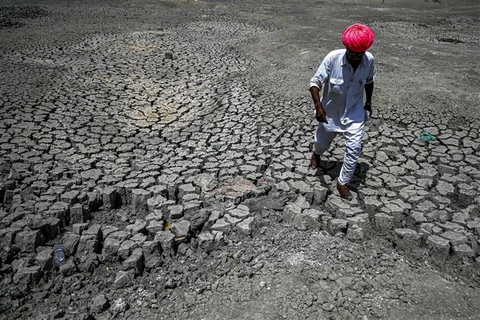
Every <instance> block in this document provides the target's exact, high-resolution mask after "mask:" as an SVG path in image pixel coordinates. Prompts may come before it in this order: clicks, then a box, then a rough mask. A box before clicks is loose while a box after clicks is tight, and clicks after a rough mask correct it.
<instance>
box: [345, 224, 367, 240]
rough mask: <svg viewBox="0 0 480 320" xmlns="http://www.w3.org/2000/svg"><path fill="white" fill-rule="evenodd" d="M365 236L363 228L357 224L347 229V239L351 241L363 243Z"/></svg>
mask: <svg viewBox="0 0 480 320" xmlns="http://www.w3.org/2000/svg"><path fill="white" fill-rule="evenodd" d="M364 236H365V234H364V232H363V228H361V227H359V226H358V225H356V224H353V225H350V226H349V227H348V229H347V235H346V238H347V239H348V240H351V241H361V240H363V238H364Z"/></svg>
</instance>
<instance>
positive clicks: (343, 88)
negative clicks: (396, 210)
mask: <svg viewBox="0 0 480 320" xmlns="http://www.w3.org/2000/svg"><path fill="white" fill-rule="evenodd" d="M373 80H374V58H373V55H372V54H371V53H370V52H366V53H365V55H364V56H363V58H362V62H361V63H360V65H359V66H358V68H357V70H353V67H352V66H351V65H350V63H348V61H347V57H346V49H339V50H334V51H332V52H330V53H329V54H328V55H327V56H326V57H325V58H324V59H323V61H322V63H321V64H320V67H318V70H317V72H316V73H315V75H314V76H313V77H312V79H311V80H310V87H312V86H314V87H318V88H319V89H322V88H323V94H322V97H321V101H322V105H323V107H324V108H325V111H326V113H327V122H328V123H321V122H320V123H318V127H317V131H316V133H315V140H314V142H315V153H316V154H318V155H321V154H322V153H323V152H325V151H326V150H327V149H328V148H329V147H330V144H331V142H332V140H333V138H334V137H335V134H336V133H337V132H343V133H345V140H346V141H345V144H346V151H345V158H344V160H343V166H342V170H341V171H340V176H339V177H338V182H339V183H340V184H347V183H348V182H350V180H351V178H352V177H353V174H354V172H355V166H356V163H357V160H358V157H359V156H360V153H361V150H362V138H363V134H364V123H365V110H364V103H363V96H364V92H365V85H366V84H370V83H372V82H373Z"/></svg>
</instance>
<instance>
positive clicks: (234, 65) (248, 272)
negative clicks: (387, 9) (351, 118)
mask: <svg viewBox="0 0 480 320" xmlns="http://www.w3.org/2000/svg"><path fill="white" fill-rule="evenodd" d="M143 5H144V4H141V3H140V4H139V3H135V2H132V3H130V4H129V5H118V6H117V5H109V4H108V3H102V4H98V6H92V7H82V6H80V5H77V6H73V7H69V6H67V5H66V4H63V5H61V6H60V7H59V8H57V7H55V6H53V5H52V6H49V5H48V4H45V5H44V6H43V7H36V6H35V7H33V6H32V7H30V6H8V5H5V6H4V7H2V8H0V9H1V10H0V29H2V30H3V31H1V32H2V33H3V32H5V37H2V40H0V41H1V43H2V45H1V51H2V55H1V57H2V58H1V59H2V64H1V71H2V72H1V75H0V79H1V80H2V81H1V83H2V84H1V85H0V92H1V93H2V94H1V98H0V108H1V111H2V112H1V115H0V133H1V138H0V199H2V205H1V208H0V226H1V228H0V241H1V245H2V248H3V249H2V250H1V252H0V274H1V275H2V277H1V279H2V280H1V283H2V286H1V288H0V317H1V318H5V319H15V318H20V317H22V318H27V319H35V318H37V316H38V314H39V313H41V314H42V317H43V316H44V318H45V319H50V318H66V319H92V318H94V319H103V318H108V319H110V318H115V317H116V318H129V319H150V318H152V319H154V318H156V319H170V318H175V319H177V318H191V319H238V318H244V319H279V318H284V319H324V318H327V319H328V318H342V319H343V318H345V319H349V318H360V317H364V318H365V317H366V318H391V319H400V318H403V319H411V318H414V317H419V318H428V317H431V316H433V315H435V316H438V317H439V318H442V319H443V318H445V319H446V318H452V317H460V318H467V319H468V318H470V317H471V318H472V319H473V318H474V317H475V316H476V314H478V307H477V306H476V304H475V301H478V299H477V298H478V297H479V294H480V293H479V291H478V285H479V278H478V277H479V276H480V273H479V270H480V269H479V263H480V196H479V187H480V185H479V181H480V171H479V170H480V164H479V156H478V155H479V148H480V142H479V140H480V137H479V134H480V133H479V128H480V123H479V120H478V118H475V117H474V116H471V117H466V116H465V115H464V114H463V113H462V112H456V110H455V109H454V108H443V107H442V108H438V109H436V106H437V105H438V104H439V103H442V102H443V101H445V99H450V100H452V101H453V100H455V99H457V101H456V102H455V103H457V104H459V105H460V107H462V106H463V104H467V103H469V102H470V101H475V99H476V96H475V93H465V92H467V91H468V90H467V89H465V92H464V91H462V92H461V93H459V94H464V95H465V99H464V100H460V99H458V96H456V97H455V99H453V97H451V96H448V93H447V96H437V95H436V94H435V91H432V93H429V94H428V95H426V96H425V94H426V92H430V91H431V90H430V89H429V88H428V87H421V88H419V90H418V92H416V91H415V92H413V93H412V94H411V95H410V96H407V98H406V103H405V104H404V105H398V104H397V101H396V100H395V99H397V98H395V97H394V98H392V91H393V89H392V88H391V87H389V86H388V84H389V81H390V80H380V81H379V82H380V85H379V89H378V93H376V94H377V96H378V101H379V104H381V105H380V106H379V107H378V109H376V110H375V114H374V118H373V119H372V120H371V122H369V123H368V124H367V125H368V129H367V135H366V136H365V139H364V147H363V153H362V157H361V160H360V162H359V165H358V168H357V172H356V174H355V178H354V180H353V181H352V184H351V187H352V188H353V190H354V191H355V192H354V195H355V197H354V199H353V200H352V201H345V200H343V199H341V198H340V197H339V196H338V194H337V193H336V190H335V188H332V186H334V184H335V179H336V177H337V175H338V173H339V170H340V168H341V161H342V157H343V152H344V144H343V141H342V140H340V139H337V140H335V143H334V145H333V146H332V148H331V149H330V150H329V151H328V152H327V153H326V154H325V155H324V156H323V158H322V166H323V168H322V170H311V169H309V168H308V158H309V156H310V152H311V151H310V144H311V135H312V132H313V130H314V127H315V122H314V120H313V119H312V117H311V109H310V108H309V106H310V101H309V99H308V96H307V95H306V94H304V95H301V96H298V97H295V98H292V97H291V96H290V95H287V94H285V95H281V94H278V91H279V90H278V89H279V88H282V79H278V78H271V79H270V80H271V81H272V82H269V81H264V83H260V82H259V81H258V79H257V78H253V77H256V75H257V72H258V70H264V68H265V65H262V64H264V63H265V61H268V59H266V58H265V57H263V56H260V55H261V54H263V53H264V52H265V51H264V48H261V49H259V50H258V51H254V50H253V48H255V47H256V46H259V48H260V47H262V46H264V45H265V44H262V43H260V42H259V39H266V38H271V39H274V37H278V35H279V33H280V34H281V33H282V32H283V33H285V32H287V31H286V30H289V28H292V25H293V24H291V22H286V24H283V23H284V22H285V19H286V18H285V16H287V17H290V16H291V15H292V16H293V15H295V14H296V11H295V10H297V9H296V8H297V7H296V4H295V3H294V2H292V3H285V4H283V6H282V7H278V8H276V10H273V9H274V8H273V9H272V10H266V9H265V8H267V7H264V10H262V14H261V15H260V16H252V14H251V12H250V10H252V8H251V7H250V6H249V5H248V4H245V6H246V7H245V11H242V10H240V11H234V10H233V8H236V10H238V8H237V7H236V5H235V4H231V8H232V10H226V9H225V8H224V6H227V4H215V3H213V2H199V3H194V2H184V3H176V4H175V5H172V4H168V5H167V4H163V3H160V4H156V5H155V4H151V3H146V4H145V6H147V7H148V6H150V7H148V9H147V7H143ZM429 5H440V4H429ZM262 8H263V7H262ZM337 9H338V8H335V6H333V7H331V8H330V9H328V10H332V12H335V10H337ZM339 10H340V9H339ZM342 10H343V9H342ZM47 13H48V14H47ZM277 14H278V17H279V18H278V19H279V20H276V19H277V18H275V19H273V18H266V17H270V16H269V15H274V17H277V16H276V15H277ZM298 15H305V16H307V17H310V16H309V13H308V12H307V11H300V12H299V13H298ZM455 16H458V14H457V15H455ZM118 17H122V18H118ZM119 19H120V20H119ZM121 19H123V20H121ZM282 19H283V20H282ZM451 19H452V17H450V16H448V15H445V17H441V18H435V19H434V20H433V22H431V23H428V24H426V25H425V27H422V26H420V27H422V28H425V29H428V28H432V29H434V30H436V31H438V33H433V34H432V33H431V32H430V31H425V34H429V37H430V36H431V38H428V39H427V40H428V41H426V40H425V37H426V36H424V35H422V33H421V32H418V30H423V29H422V28H420V29H419V28H418V26H419V24H421V23H424V22H420V21H417V20H415V19H413V18H412V20H414V21H413V22H412V24H408V25H407V24H404V23H403V22H399V21H393V22H386V21H387V20H388V21H390V20H391V19H390V17H388V16H387V17H386V16H379V17H378V22H374V23H372V25H374V26H375V27H376V28H377V29H379V30H383V31H379V34H380V36H379V38H380V44H381V43H382V41H383V42H385V41H388V39H389V38H388V37H389V34H390V33H391V32H392V30H398V29H399V26H398V24H399V23H400V24H401V25H402V26H413V29H411V28H409V27H408V28H407V27H405V28H403V29H402V30H404V31H403V32H404V33H405V37H406V38H408V39H410V38H412V37H413V38H412V39H414V40H418V41H420V42H428V43H429V45H438V46H446V45H448V46H452V47H451V48H457V47H455V46H465V50H466V51H465V52H466V53H464V55H465V56H468V52H470V51H469V50H472V48H474V47H475V46H478V37H477V38H475V37H476V35H475V32H474V31H472V28H473V27H474V26H475V25H477V26H478V20H475V19H471V18H469V17H464V18H462V19H458V18H457V19H455V20H454V21H453V20H451ZM3 21H7V22H8V23H7V22H5V23H3ZM119 21H124V22H125V23H124V24H123V25H119ZM282 21H283V22H282ZM287 21H288V19H287ZM445 21H447V22H449V21H450V22H451V23H454V25H455V28H453V27H452V28H453V29H455V30H452V28H450V27H449V25H447V24H446V22H445ZM452 21H453V22H452ZM298 23H300V24H301V21H300V20H299V22H298ZM437 25H438V26H440V28H437V27H436V26H437ZM49 28H52V30H56V31H55V32H50V33H49V32H48V31H45V30H49ZM392 28H393V29H392ZM62 29H64V30H68V32H67V31H65V32H63V33H62V32H59V31H58V30H62ZM33 30H35V31H33ZM446 30H450V31H451V32H450V31H449V32H446ZM12 32H13V33H12ZM31 32H37V33H38V37H37V38H36V40H32V41H26V40H25V39H28V37H31V35H30V33H31ZM68 34H71V36H68ZM402 34H403V33H402ZM16 37H18V39H19V40H18V41H17V39H16ZM22 39H23V40H22ZM281 39H282V37H280V40H281ZM432 39H436V40H432ZM452 39H453V40H452ZM298 41H299V42H300V39H298ZM305 41H306V40H305ZM435 48H436V49H437V50H443V49H441V47H439V48H437V47H435ZM377 50H378V55H379V56H382V53H385V55H386V52H388V51H389V50H391V48H390V47H384V46H381V45H379V48H378V49H377ZM451 50H453V49H451ZM272 51H273V50H272ZM302 52H306V51H302ZM276 54H277V55H278V56H281V55H282V54H285V52H278V53H276ZM293 54H295V53H293ZM267 58H268V57H267ZM274 59H275V58H272V61H274ZM299 59H300V58H299ZM302 59H303V58H302ZM418 59H420V58H418ZM316 62H317V60H313V59H312V62H311V63H313V64H314V63H316ZM410 62H411V63H416V60H414V59H412V60H411V61H410ZM269 63H270V64H269V65H267V66H268V67H270V68H273V70H275V68H279V66H278V65H275V63H274V62H269ZM435 63H436V64H440V63H441V62H439V61H437V62H435ZM313 67H316V66H312V68H313ZM422 67H424V68H427V67H425V66H424V65H422ZM464 67H465V66H464V65H462V68H464ZM285 68H293V67H292V66H290V67H288V66H285ZM396 68H401V67H400V66H398V65H396V64H395V63H391V62H390V61H389V60H386V59H385V60H384V61H380V63H379V72H378V73H379V74H382V72H383V75H382V77H383V78H384V79H385V78H388V77H389V76H391V75H392V74H394V73H395V70H396ZM462 68H461V69H462ZM432 72H433V71H432ZM309 73H310V71H309V72H308V74H309ZM272 74H274V73H272ZM268 77H270V73H268V74H267V75H266V76H265V78H263V79H268ZM452 77H453V78H455V77H457V78H458V79H463V80H466V79H465V78H462V75H460V74H456V73H453V75H452ZM300 80H301V81H304V82H305V83H307V80H308V78H307V76H305V78H302V79H299V81H300ZM447 80H448V79H447ZM467 80H468V79H467ZM416 81H419V82H420V79H417V80H416ZM442 81H446V80H445V79H444V78H441V81H440V82H439V85H440V86H442V85H444V84H445V82H442ZM400 82H401V81H400ZM272 84H274V87H272ZM408 85H409V86H411V85H412V84H411V83H410V84H408ZM470 85H472V84H471V83H468V84H466V86H467V88H468V86H470ZM437 89H442V87H440V88H437ZM402 90H403V89H402ZM292 92H293V91H292ZM414 101H422V108H419V107H417V106H416V105H413V104H412V103H413V102H414ZM423 106H424V107H423ZM470 107H471V106H470ZM473 107H474V106H473ZM417 109H419V110H417ZM420 109H421V110H420ZM436 112H437V113H436ZM422 131H424V132H425V131H426V132H428V133H429V134H431V135H433V136H434V137H435V139H434V140H432V141H427V142H424V141H421V139H419V137H420V134H421V132H422ZM56 243H63V244H64V245H65V247H66V250H67V260H66V262H65V263H64V264H62V265H61V266H60V268H58V269H53V268H52V250H53V247H54V245H55V244H56ZM426 279H428V281H427V280H426ZM425 292H427V294H425ZM451 297H455V298H451ZM429 299H430V300H429ZM431 301H440V302H441V303H433V304H432V303H431Z"/></svg>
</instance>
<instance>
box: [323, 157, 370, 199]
mask: <svg viewBox="0 0 480 320" xmlns="http://www.w3.org/2000/svg"><path fill="white" fill-rule="evenodd" d="M342 165H343V161H329V160H320V166H319V168H317V170H316V172H315V175H316V176H318V177H319V179H320V182H321V183H322V185H324V186H327V187H328V186H329V184H328V183H327V181H326V180H325V176H329V177H330V180H331V181H334V180H336V179H337V178H338V177H339V176H340V170H341V169H342ZM369 169H370V165H369V164H368V163H366V162H363V161H359V162H358V163H357V166H356V168H355V173H354V174H353V178H352V180H351V181H350V182H349V183H348V186H349V188H350V190H352V191H354V192H358V188H359V187H360V185H363V184H364V183H365V179H366V177H367V172H368V170H369Z"/></svg>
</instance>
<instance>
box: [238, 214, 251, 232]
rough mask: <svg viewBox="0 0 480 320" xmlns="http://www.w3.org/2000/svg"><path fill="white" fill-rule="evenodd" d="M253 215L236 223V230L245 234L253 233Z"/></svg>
mask: <svg viewBox="0 0 480 320" xmlns="http://www.w3.org/2000/svg"><path fill="white" fill-rule="evenodd" d="M253 220H254V219H253V217H249V218H247V219H245V220H244V221H242V222H240V223H239V224H237V225H236V230H237V231H238V232H239V233H241V234H243V235H251V234H252V224H253Z"/></svg>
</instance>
